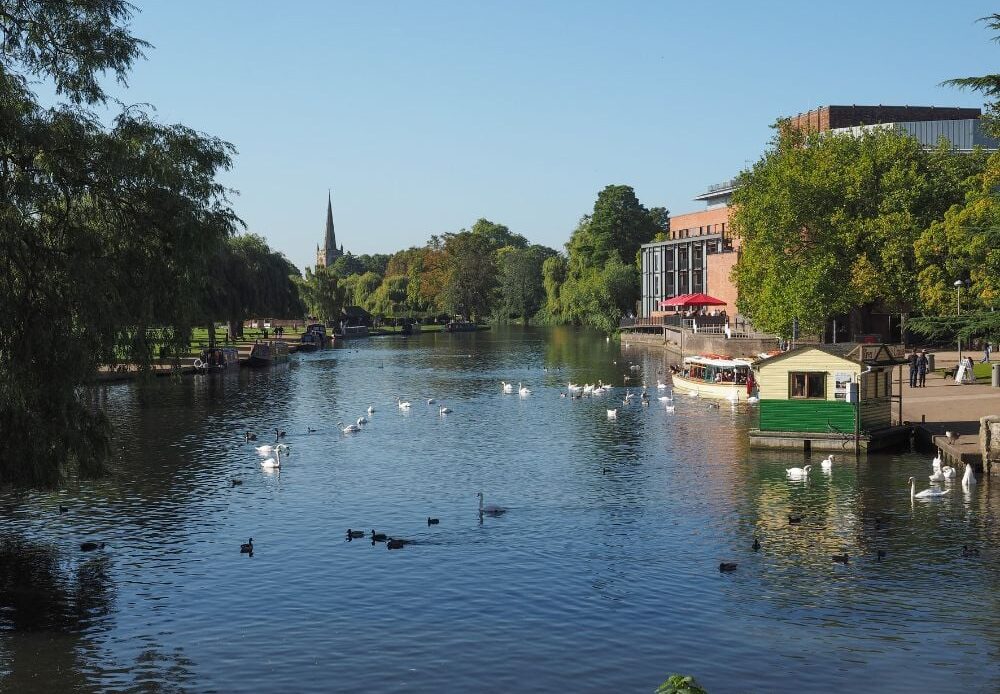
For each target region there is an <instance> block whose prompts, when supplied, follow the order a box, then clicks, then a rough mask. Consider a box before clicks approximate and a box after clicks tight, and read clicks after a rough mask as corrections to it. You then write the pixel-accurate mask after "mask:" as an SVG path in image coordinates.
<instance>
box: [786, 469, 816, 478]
mask: <svg viewBox="0 0 1000 694" xmlns="http://www.w3.org/2000/svg"><path fill="white" fill-rule="evenodd" d="M810 470H812V465H806V466H805V467H790V468H786V469H785V475H786V476H788V477H789V478H790V479H793V480H797V479H801V478H803V477H808V476H809V471H810Z"/></svg>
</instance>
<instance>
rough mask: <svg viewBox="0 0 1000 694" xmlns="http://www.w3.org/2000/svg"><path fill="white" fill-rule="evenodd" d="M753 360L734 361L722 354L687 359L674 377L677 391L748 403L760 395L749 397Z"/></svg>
mask: <svg viewBox="0 0 1000 694" xmlns="http://www.w3.org/2000/svg"><path fill="white" fill-rule="evenodd" d="M751 363H752V361H751V360H750V359H732V358H730V357H727V356H722V355H719V354H701V355H698V356H696V357H685V358H684V363H683V367H682V368H681V369H680V370H679V371H676V372H675V373H674V374H673V380H674V390H676V391H678V392H681V393H686V394H688V395H697V396H699V397H705V398H713V399H717V400H738V401H741V402H745V401H746V399H747V398H748V397H749V396H750V395H751V394H756V386H753V387H752V388H751V393H749V394H748V393H747V379H748V378H751V379H752V378H753V377H752V372H751V369H750V365H751Z"/></svg>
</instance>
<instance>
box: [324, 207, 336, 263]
mask: <svg viewBox="0 0 1000 694" xmlns="http://www.w3.org/2000/svg"><path fill="white" fill-rule="evenodd" d="M323 250H324V251H326V258H327V262H328V263H329V262H332V261H333V259H334V258H335V257H336V254H337V235H336V234H335V233H334V232H333V199H332V197H331V194H330V191H329V190H327V191H326V241H325V242H324V243H323Z"/></svg>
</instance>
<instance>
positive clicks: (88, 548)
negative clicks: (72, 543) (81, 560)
mask: <svg viewBox="0 0 1000 694" xmlns="http://www.w3.org/2000/svg"><path fill="white" fill-rule="evenodd" d="M105 547H106V545H105V544H104V543H103V542H81V543H80V551H81V552H93V551H94V550H95V549H104V548H105Z"/></svg>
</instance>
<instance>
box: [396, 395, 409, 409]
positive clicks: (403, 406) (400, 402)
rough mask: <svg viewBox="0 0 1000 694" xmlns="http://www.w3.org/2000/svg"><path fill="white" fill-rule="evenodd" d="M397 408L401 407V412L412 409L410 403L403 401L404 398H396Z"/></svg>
mask: <svg viewBox="0 0 1000 694" xmlns="http://www.w3.org/2000/svg"><path fill="white" fill-rule="evenodd" d="M396 406H397V407H399V409H401V410H408V409H410V403H408V402H406V401H405V400H403V399H402V398H398V397H397V398H396Z"/></svg>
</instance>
